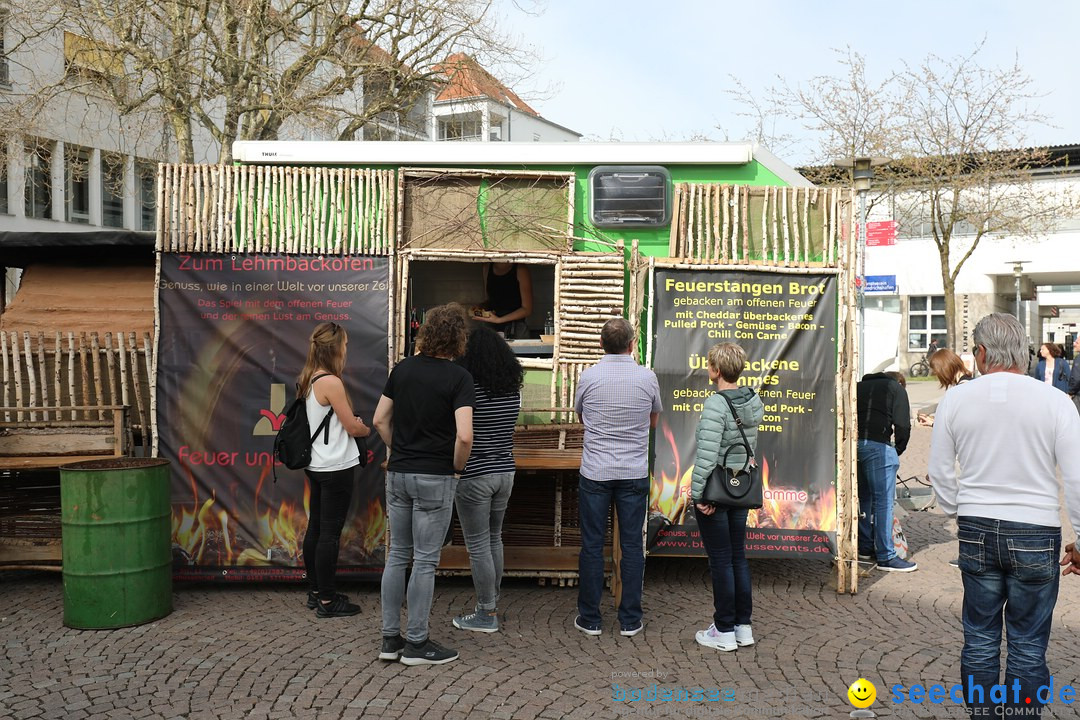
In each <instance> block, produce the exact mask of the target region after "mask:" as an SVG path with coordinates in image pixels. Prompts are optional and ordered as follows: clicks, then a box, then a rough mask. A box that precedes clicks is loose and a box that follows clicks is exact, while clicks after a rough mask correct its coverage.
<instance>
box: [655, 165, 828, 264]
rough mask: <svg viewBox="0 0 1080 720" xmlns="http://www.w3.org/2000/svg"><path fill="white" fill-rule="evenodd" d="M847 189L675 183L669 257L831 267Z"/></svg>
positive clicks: (700, 260)
mask: <svg viewBox="0 0 1080 720" xmlns="http://www.w3.org/2000/svg"><path fill="white" fill-rule="evenodd" d="M849 198H850V190H845V189H841V188H817V187H775V186H764V187H750V186H747V185H720V184H715V183H678V184H676V185H675V192H674V202H673V206H672V220H671V235H670V241H669V246H668V255H669V257H671V258H679V259H682V260H685V261H687V262H703V263H716V264H723V265H745V264H765V265H773V266H778V267H810V266H815V265H816V266H818V267H821V266H824V267H835V266H836V264H837V261H838V256H837V248H838V247H839V245H840V241H841V239H842V238H841V233H842V232H843V230H844V227H843V221H844V220H846V219H847V218H846V215H845V210H844V207H845V206H846V204H847V203H848V202H849Z"/></svg>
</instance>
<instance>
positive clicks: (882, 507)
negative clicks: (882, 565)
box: [858, 440, 900, 562]
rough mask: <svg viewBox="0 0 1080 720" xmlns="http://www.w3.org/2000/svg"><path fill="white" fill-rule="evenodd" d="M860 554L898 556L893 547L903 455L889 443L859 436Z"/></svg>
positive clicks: (886, 558)
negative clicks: (897, 475) (894, 521)
mask: <svg viewBox="0 0 1080 720" xmlns="http://www.w3.org/2000/svg"><path fill="white" fill-rule="evenodd" d="M858 460H859V462H858V470H859V513H860V517H859V554H860V555H874V556H876V557H877V561H878V562H888V561H889V560H892V559H893V558H894V557H896V550H894V549H893V539H892V526H893V503H894V502H895V501H896V473H897V472H898V471H899V470H900V456H899V455H897V454H896V448H894V447H893V446H892V445H890V444H888V443H881V442H876V441H874V440H859V449H858Z"/></svg>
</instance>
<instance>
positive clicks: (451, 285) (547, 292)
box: [398, 253, 557, 368]
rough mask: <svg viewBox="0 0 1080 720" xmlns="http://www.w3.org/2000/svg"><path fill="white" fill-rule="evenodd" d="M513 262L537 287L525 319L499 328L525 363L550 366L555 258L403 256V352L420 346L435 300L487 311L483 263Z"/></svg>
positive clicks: (474, 311)
mask: <svg viewBox="0 0 1080 720" xmlns="http://www.w3.org/2000/svg"><path fill="white" fill-rule="evenodd" d="M493 262H509V263H512V264H514V265H515V266H517V267H522V268H524V269H525V271H526V272H527V273H528V275H529V278H530V281H531V282H530V284H531V288H532V312H531V313H530V314H529V315H528V317H526V318H524V319H523V320H521V321H518V322H514V323H512V324H510V325H508V326H505V327H502V328H499V331H500V332H502V333H503V335H504V337H506V340H507V342H508V343H509V344H510V347H511V348H513V350H514V352H515V353H516V354H517V355H518V357H519V358H521V360H522V364H523V365H525V366H526V367H534V368H550V367H551V357H552V355H553V354H554V349H555V337H556V332H557V321H556V319H555V318H556V315H557V312H556V307H555V305H556V303H555V295H556V273H555V266H556V262H557V258H556V257H552V256H522V255H520V254H514V255H513V256H500V255H477V256H471V257H467V259H465V258H462V257H461V255H460V254H457V255H453V256H451V255H445V254H432V253H408V254H405V255H403V256H402V263H401V269H400V272H401V278H402V280H401V286H402V299H403V302H402V303H401V305H400V314H399V323H398V324H399V334H398V339H399V344H398V347H399V348H401V352H400V356H401V357H404V356H407V355H410V354H412V353H413V352H414V349H415V338H416V332H417V330H418V329H419V327H420V325H421V324H423V322H424V316H425V314H426V312H427V311H428V310H429V309H430V308H432V307H435V306H436V305H443V304H446V303H449V302H456V303H458V304H460V305H462V306H463V307H464V308H465V309H466V310H467V311H469V313H470V315H476V314H479V313H481V312H486V311H487V308H486V306H487V303H486V301H487V300H488V298H487V297H486V291H485V287H484V267H485V265H488V267H489V272H490V263H493Z"/></svg>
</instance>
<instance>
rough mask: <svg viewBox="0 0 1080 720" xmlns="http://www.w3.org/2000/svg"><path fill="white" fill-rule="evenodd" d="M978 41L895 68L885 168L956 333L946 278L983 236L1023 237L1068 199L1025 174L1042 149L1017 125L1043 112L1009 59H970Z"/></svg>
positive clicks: (1048, 224)
mask: <svg viewBox="0 0 1080 720" xmlns="http://www.w3.org/2000/svg"><path fill="white" fill-rule="evenodd" d="M981 49H982V46H981V45H980V46H978V47H976V49H975V50H974V51H973V52H972V53H970V54H968V55H966V56H961V57H957V58H954V59H951V60H943V59H941V58H939V57H936V56H933V55H932V56H930V57H928V58H926V59H925V60H924V61H923V62H922V63H921V64H919V65H918V66H914V67H905V68H904V70H903V71H902V72H900V73H898V74H897V76H896V79H895V82H896V87H897V88H898V90H899V105H898V106H899V107H902V108H903V109H904V113H903V115H901V116H899V117H898V118H897V123H896V124H897V129H898V133H897V135H896V138H897V140H898V142H897V143H896V146H895V147H896V150H895V151H894V154H895V156H896V157H898V158H900V160H899V161H898V162H897V163H895V167H894V168H893V172H892V173H891V176H892V179H893V184H894V196H895V198H896V215H897V218H898V220H899V222H900V223H901V225H904V224H906V225H908V226H911V225H913V224H914V223H915V222H925V223H926V224H927V226H928V228H929V231H930V236H931V238H932V239H933V241H934V245H935V247H936V248H937V251H938V258H939V267H940V272H941V283H942V289H943V291H944V295H945V320H946V326H947V329H946V332H947V334H948V337H949V340H950V341H951V342H953V343H956V342H957V341H958V337H957V334H956V328H957V322H956V317H957V316H956V295H955V292H954V290H955V285H956V278H957V277H958V276H959V274H960V271H961V269H962V268H963V267H964V264H965V263H966V262H967V261H968V259H969V258H971V256H972V254H973V253H974V252H975V250H976V249H977V248H978V247H979V245H980V243H981V242H982V240H983V239H984V238H986V237H988V236H993V235H998V236H1003V235H1004V236H1014V237H1019V238H1033V237H1036V236H1038V235H1039V234H1041V233H1045V232H1047V231H1049V230H1050V229H1051V228H1052V227H1053V225H1054V223H1055V221H1056V219H1057V218H1058V217H1060V216H1062V215H1068V214H1071V210H1072V204H1073V203H1072V198H1071V197H1070V196H1069V195H1068V194H1066V193H1064V192H1062V191H1061V190H1060V188H1055V187H1054V186H1053V185H1049V184H1048V183H1042V182H1039V181H1038V180H1037V179H1036V178H1035V177H1034V176H1033V175H1032V171H1033V170H1036V169H1040V168H1046V167H1047V166H1048V161H1049V158H1050V153H1049V152H1048V151H1047V150H1046V149H1045V148H1028V147H1025V145H1026V144H1027V139H1026V131H1027V129H1028V128H1030V127H1032V126H1033V125H1035V124H1040V123H1045V118H1044V117H1043V116H1042V115H1041V114H1040V113H1039V112H1038V110H1037V109H1036V108H1035V103H1036V102H1037V100H1038V97H1039V95H1038V93H1037V92H1036V90H1035V88H1034V82H1033V81H1032V79H1031V78H1030V77H1029V76H1028V75H1027V74H1026V73H1025V72H1024V71H1023V69H1022V68H1021V67H1020V65H1019V63H1018V62H1014V63H1013V64H1012V65H1011V66H1008V67H1004V68H986V67H982V66H980V65H979V63H978V55H979V52H980V50H981Z"/></svg>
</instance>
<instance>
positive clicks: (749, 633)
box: [735, 625, 754, 647]
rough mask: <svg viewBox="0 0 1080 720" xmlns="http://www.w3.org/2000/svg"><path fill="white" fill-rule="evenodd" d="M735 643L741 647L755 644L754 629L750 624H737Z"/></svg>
mask: <svg viewBox="0 0 1080 720" xmlns="http://www.w3.org/2000/svg"><path fill="white" fill-rule="evenodd" d="M735 643H736V644H737V645H738V646H739V647H746V646H747V645H753V644H754V631H753V630H751V629H750V626H749V625H736V626H735Z"/></svg>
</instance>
